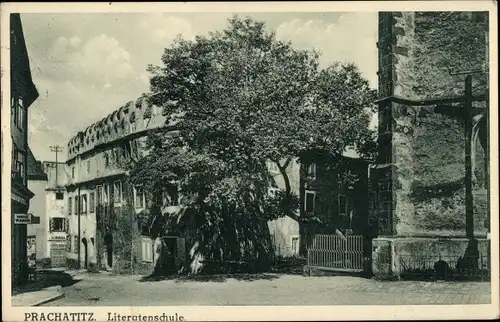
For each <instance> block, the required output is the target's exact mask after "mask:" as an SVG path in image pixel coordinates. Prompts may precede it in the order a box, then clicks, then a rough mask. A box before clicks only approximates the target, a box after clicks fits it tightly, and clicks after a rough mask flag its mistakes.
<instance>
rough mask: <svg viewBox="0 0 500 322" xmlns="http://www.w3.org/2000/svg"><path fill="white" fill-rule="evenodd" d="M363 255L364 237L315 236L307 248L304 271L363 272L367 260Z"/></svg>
mask: <svg viewBox="0 0 500 322" xmlns="http://www.w3.org/2000/svg"><path fill="white" fill-rule="evenodd" d="M363 253H364V237H363V236H361V235H348V236H337V235H315V236H314V238H313V242H312V244H311V245H309V246H308V248H307V265H306V267H305V270H306V271H307V272H308V273H309V275H310V274H311V270H313V269H318V270H327V271H339V272H353V273H354V272H363V271H364V268H365V262H366V260H367V259H365V258H364V256H363Z"/></svg>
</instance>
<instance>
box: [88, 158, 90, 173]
mask: <svg viewBox="0 0 500 322" xmlns="http://www.w3.org/2000/svg"><path fill="white" fill-rule="evenodd" d="M89 173H90V160H89V161H87V174H89Z"/></svg>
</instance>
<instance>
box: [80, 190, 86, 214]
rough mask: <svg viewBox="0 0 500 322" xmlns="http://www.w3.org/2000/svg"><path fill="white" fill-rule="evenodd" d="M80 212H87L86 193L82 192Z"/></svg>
mask: <svg viewBox="0 0 500 322" xmlns="http://www.w3.org/2000/svg"><path fill="white" fill-rule="evenodd" d="M80 203H81V206H80V213H81V214H86V213H87V194H83V195H81V196H80Z"/></svg>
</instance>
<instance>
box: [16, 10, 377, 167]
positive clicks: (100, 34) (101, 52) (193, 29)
mask: <svg viewBox="0 0 500 322" xmlns="http://www.w3.org/2000/svg"><path fill="white" fill-rule="evenodd" d="M236 14H238V15H239V16H241V17H246V16H250V17H252V18H254V19H256V20H260V21H264V22H265V23H266V26H267V28H268V29H269V30H273V31H275V32H276V36H277V38H278V39H280V40H290V41H291V42H292V44H293V45H294V46H295V47H297V48H304V49H306V48H307V49H316V50H319V51H320V52H321V58H320V63H321V66H322V67H326V66H328V65H329V64H331V63H332V62H335V61H339V62H353V63H355V64H356V65H358V67H359V68H360V70H361V72H362V73H363V74H364V77H365V78H367V79H368V80H369V81H370V84H371V85H372V87H374V88H375V87H376V86H377V49H376V42H377V13H376V12H371V13H370V12H348V13H341V12H328V13H297V12H293V13H282V12H280V13H236ZM231 15H232V13H107V14H105V13H99V14H96V13H94V14H22V15H21V19H22V22H23V29H24V34H25V38H26V44H27V48H28V54H29V56H30V65H31V70H32V77H33V81H34V83H35V85H36V87H37V88H38V91H39V93H40V97H39V98H38V100H37V101H35V103H34V104H33V105H32V106H31V107H30V109H29V144H30V147H31V150H32V151H33V153H34V155H35V157H36V158H37V159H38V160H41V161H50V160H54V159H55V154H54V153H53V152H51V151H50V148H49V146H51V145H60V146H62V147H64V152H63V153H62V155H61V154H59V160H60V161H64V160H65V159H66V155H67V151H66V150H67V143H68V141H69V139H70V138H71V137H72V136H73V135H75V134H76V133H77V132H78V131H81V130H83V129H84V128H85V127H87V126H88V125H90V124H92V123H94V122H96V121H98V120H100V119H102V118H103V117H105V116H106V115H108V114H109V113H111V112H112V111H114V110H116V109H118V108H119V107H121V106H122V105H124V104H125V103H127V102H129V101H132V100H135V99H136V98H137V97H139V96H140V95H141V94H142V93H145V92H147V91H148V88H149V80H148V78H149V75H148V73H147V72H146V68H147V65H148V64H153V65H158V64H160V62H161V61H160V59H161V55H162V53H163V50H164V48H165V47H168V46H169V45H170V44H171V43H172V41H173V39H174V38H175V37H176V36H178V35H181V36H182V37H184V38H186V39H193V38H194V36H196V35H198V34H207V33H208V32H210V31H216V30H220V29H223V28H224V27H225V26H226V25H227V19H228V18H230V17H231Z"/></svg>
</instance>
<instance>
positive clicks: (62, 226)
mask: <svg viewBox="0 0 500 322" xmlns="http://www.w3.org/2000/svg"><path fill="white" fill-rule="evenodd" d="M64 231H66V223H65V218H50V232H51V233H52V232H64Z"/></svg>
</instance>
